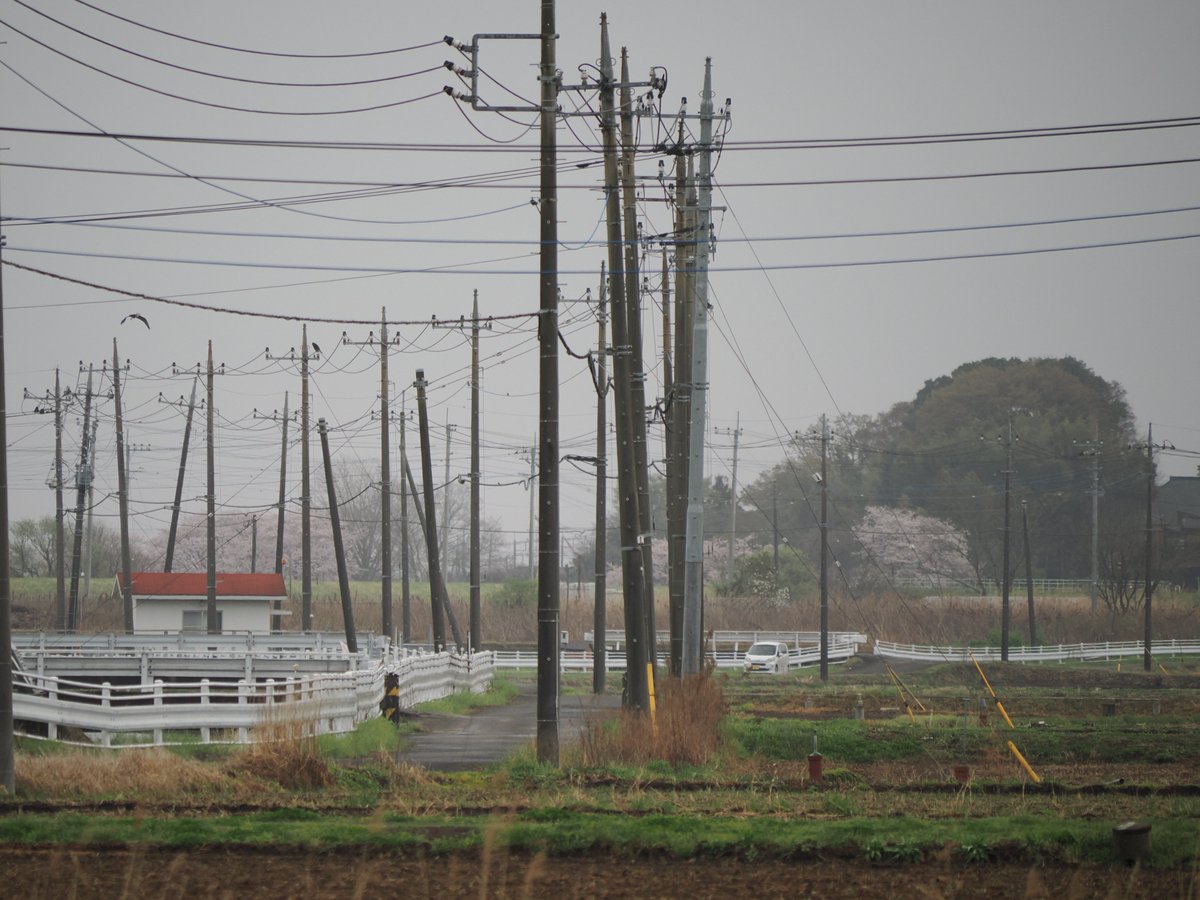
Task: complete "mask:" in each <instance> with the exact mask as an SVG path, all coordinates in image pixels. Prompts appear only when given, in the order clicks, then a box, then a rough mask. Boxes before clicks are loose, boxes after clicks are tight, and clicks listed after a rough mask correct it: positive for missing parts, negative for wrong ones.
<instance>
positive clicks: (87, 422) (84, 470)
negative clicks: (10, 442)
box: [0, 366, 92, 631]
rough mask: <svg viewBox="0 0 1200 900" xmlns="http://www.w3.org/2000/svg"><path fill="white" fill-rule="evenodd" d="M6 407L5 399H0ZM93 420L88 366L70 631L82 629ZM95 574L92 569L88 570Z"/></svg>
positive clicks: (77, 476) (77, 487)
mask: <svg viewBox="0 0 1200 900" xmlns="http://www.w3.org/2000/svg"><path fill="white" fill-rule="evenodd" d="M0 403H3V395H0ZM91 417H92V367H91V366H88V380H87V387H86V388H85V389H84V394H83V437H82V439H81V440H80V442H79V466H78V468H76V469H75V546H74V551H73V552H72V554H71V593H70V596H69V598H68V603H67V631H76V630H78V628H79V618H80V615H79V575H80V568H81V563H82V552H83V508H84V503H85V502H86V501H87V493H88V487H89V486H90V485H91V483H92V468H91V465H92V464H91V457H90V454H89V453H88V450H89V449H90V445H91V441H90V440H89V438H90V436H91ZM88 571H89V572H90V571H91V566H90V565H89V566H88Z"/></svg>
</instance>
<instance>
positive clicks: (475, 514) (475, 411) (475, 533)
mask: <svg viewBox="0 0 1200 900" xmlns="http://www.w3.org/2000/svg"><path fill="white" fill-rule="evenodd" d="M467 568H468V576H467V580H468V581H469V582H470V587H469V590H470V607H469V608H470V614H469V621H468V628H467V633H468V634H469V635H470V637H469V640H468V644H469V648H470V650H471V651H472V652H474V651H476V650H478V649H479V648H480V646H481V645H482V644H483V630H482V629H483V626H482V623H481V621H480V617H481V615H482V609H481V607H480V571H479V291H475V295H474V299H473V301H472V304H471V534H470V553H469V559H468V563H467Z"/></svg>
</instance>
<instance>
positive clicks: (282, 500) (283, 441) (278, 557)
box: [275, 391, 288, 624]
mask: <svg viewBox="0 0 1200 900" xmlns="http://www.w3.org/2000/svg"><path fill="white" fill-rule="evenodd" d="M282 425H283V429H282V435H281V437H280V438H279V509H278V510H277V511H276V519H275V574H276V575H282V574H283V525H284V515H283V513H284V510H285V509H286V508H287V450H288V446H287V433H288V394H287V391H284V392H283V422H282ZM275 624H278V623H275Z"/></svg>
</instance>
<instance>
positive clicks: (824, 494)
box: [821, 413, 829, 681]
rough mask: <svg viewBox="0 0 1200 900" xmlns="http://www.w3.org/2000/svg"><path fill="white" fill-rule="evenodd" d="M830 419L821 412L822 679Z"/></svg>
mask: <svg viewBox="0 0 1200 900" xmlns="http://www.w3.org/2000/svg"><path fill="white" fill-rule="evenodd" d="M828 458H829V419H828V418H826V417H825V414H824V413H822V414H821V680H822V681H828V680H829V482H828V480H827V479H828V473H827V471H826V462H827V460H828Z"/></svg>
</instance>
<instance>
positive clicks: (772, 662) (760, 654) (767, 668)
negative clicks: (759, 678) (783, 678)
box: [742, 641, 789, 675]
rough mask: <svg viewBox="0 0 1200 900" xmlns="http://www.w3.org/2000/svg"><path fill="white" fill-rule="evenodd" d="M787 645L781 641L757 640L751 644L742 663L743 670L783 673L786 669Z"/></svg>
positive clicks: (773, 673) (774, 673)
mask: <svg viewBox="0 0 1200 900" xmlns="http://www.w3.org/2000/svg"><path fill="white" fill-rule="evenodd" d="M788 661H789V660H788V647H787V644H785V643H783V642H782V641H759V642H758V643H756V644H751V645H750V649H749V650H747V651H746V657H745V660H744V662H743V663H742V671H743V672H747V673H749V672H765V673H767V674H768V675H783V674H784V673H785V672H787V670H788Z"/></svg>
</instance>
